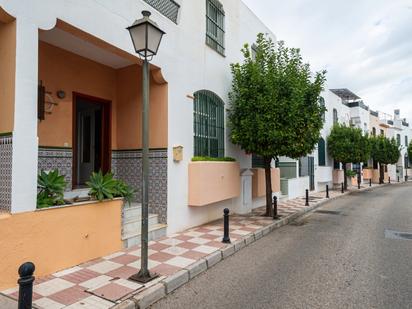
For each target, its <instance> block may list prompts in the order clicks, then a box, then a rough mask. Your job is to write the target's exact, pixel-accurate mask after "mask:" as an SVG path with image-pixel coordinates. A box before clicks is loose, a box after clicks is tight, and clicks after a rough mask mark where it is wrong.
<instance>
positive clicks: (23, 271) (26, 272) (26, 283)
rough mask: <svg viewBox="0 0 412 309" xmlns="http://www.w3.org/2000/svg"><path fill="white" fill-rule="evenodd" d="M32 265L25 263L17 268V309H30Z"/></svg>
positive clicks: (32, 278)
mask: <svg viewBox="0 0 412 309" xmlns="http://www.w3.org/2000/svg"><path fill="white" fill-rule="evenodd" d="M34 269H35V267H34V264H33V263H32V262H26V263H24V264H22V265H21V266H20V267H19V276H20V279H19V280H17V283H18V284H19V306H18V309H31V308H32V300H33V281H34V276H33V273H34Z"/></svg>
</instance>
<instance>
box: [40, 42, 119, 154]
mask: <svg viewBox="0 0 412 309" xmlns="http://www.w3.org/2000/svg"><path fill="white" fill-rule="evenodd" d="M39 79H40V80H42V81H43V85H44V86H45V87H46V90H47V91H50V92H52V96H53V98H54V99H55V101H56V102H58V103H59V105H58V106H55V107H54V109H53V113H52V114H51V115H46V119H45V120H44V121H42V122H40V123H39V126H38V130H39V131H38V134H39V144H40V145H41V146H64V143H67V144H68V146H70V147H71V146H72V125H73V124H72V121H73V120H72V112H73V111H72V93H73V92H79V93H82V94H86V95H89V96H94V97H98V98H101V99H106V100H109V101H112V146H115V145H116V131H115V130H116V108H115V107H116V71H115V70H114V69H112V68H109V67H107V66H104V65H102V64H99V63H97V62H94V61H91V60H89V59H86V58H83V57H80V56H78V55H75V54H73V53H70V52H67V51H65V50H63V49H60V48H57V47H55V46H52V45H49V44H47V43H44V42H39ZM57 90H64V91H65V92H66V97H65V98H64V99H62V100H60V99H57V96H56V91H57Z"/></svg>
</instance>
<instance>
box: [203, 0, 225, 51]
mask: <svg viewBox="0 0 412 309" xmlns="http://www.w3.org/2000/svg"><path fill="white" fill-rule="evenodd" d="M206 44H207V45H208V46H210V47H211V48H213V49H214V50H216V51H217V52H218V53H219V54H221V55H224V54H225V11H224V10H223V6H222V4H221V3H220V2H219V1H217V0H206Z"/></svg>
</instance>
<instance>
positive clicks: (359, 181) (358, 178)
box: [358, 178, 360, 190]
mask: <svg viewBox="0 0 412 309" xmlns="http://www.w3.org/2000/svg"><path fill="white" fill-rule="evenodd" d="M359 189H360V180H359V178H358V190H359Z"/></svg>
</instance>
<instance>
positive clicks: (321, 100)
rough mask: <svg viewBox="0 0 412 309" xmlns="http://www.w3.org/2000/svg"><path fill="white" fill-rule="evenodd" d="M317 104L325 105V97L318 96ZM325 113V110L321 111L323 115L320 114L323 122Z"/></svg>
mask: <svg viewBox="0 0 412 309" xmlns="http://www.w3.org/2000/svg"><path fill="white" fill-rule="evenodd" d="M319 105H320V106H321V107H325V99H324V98H323V97H320V98H319ZM325 113H326V112H323V116H322V119H323V122H325Z"/></svg>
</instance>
